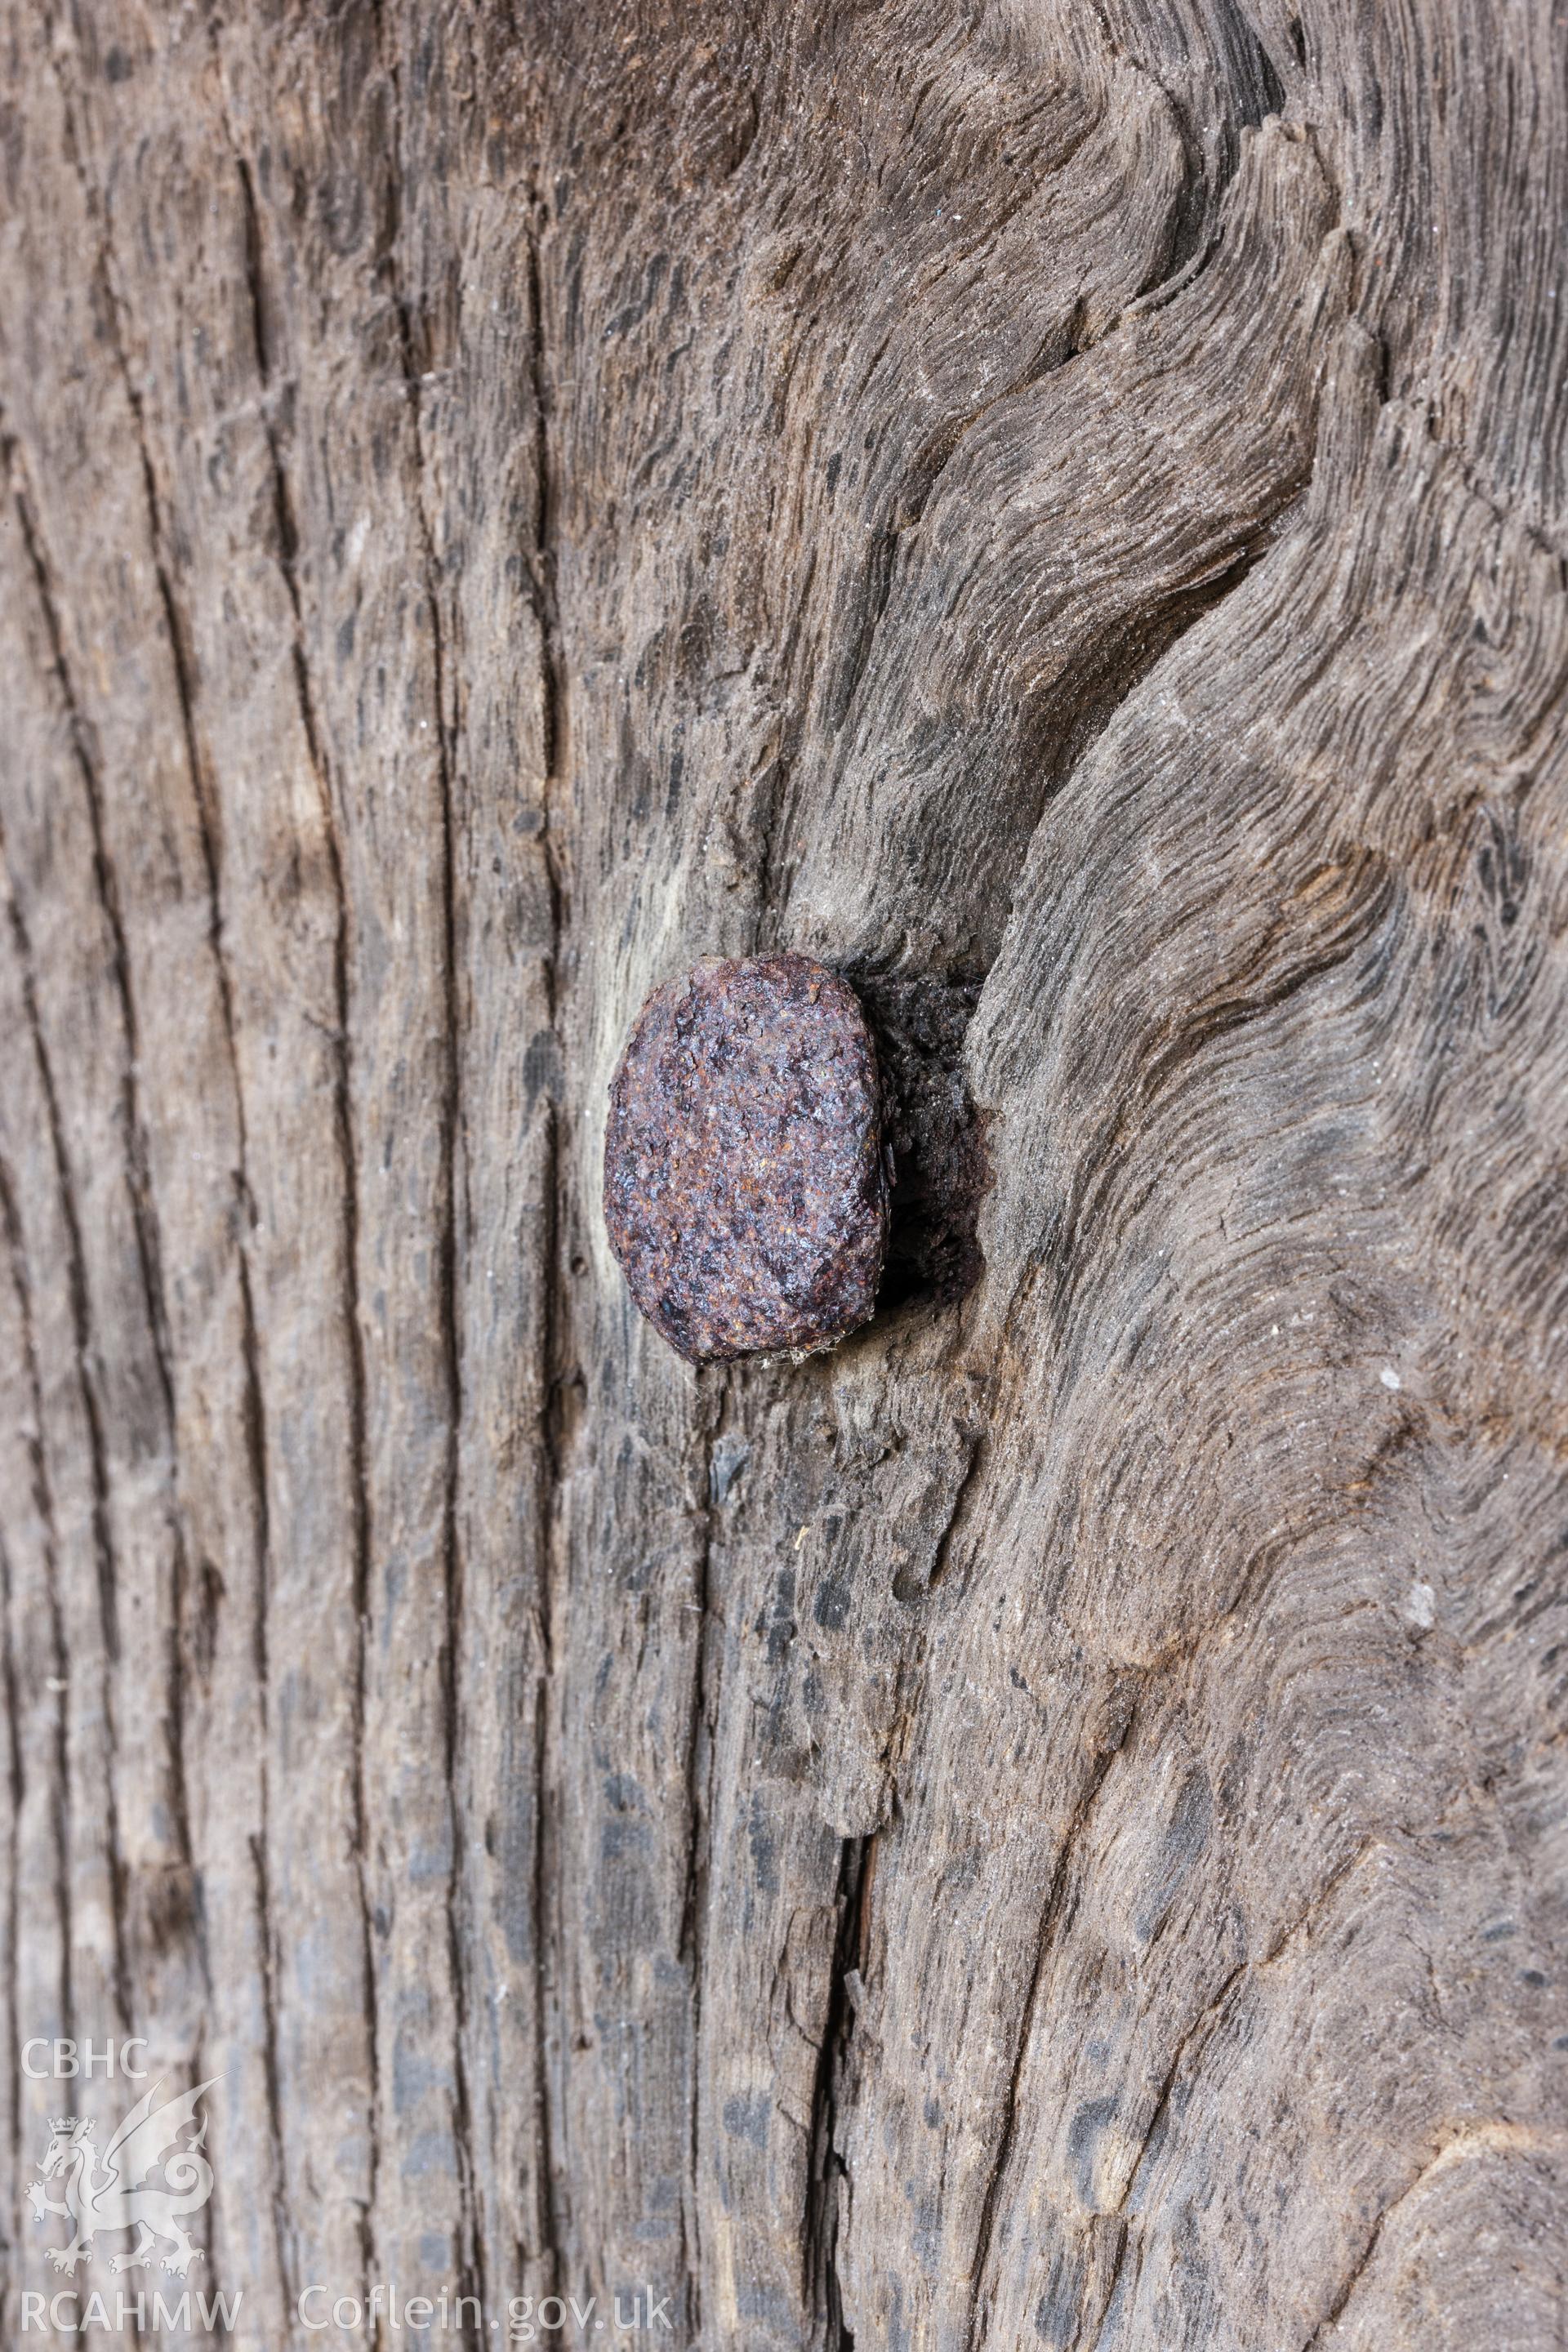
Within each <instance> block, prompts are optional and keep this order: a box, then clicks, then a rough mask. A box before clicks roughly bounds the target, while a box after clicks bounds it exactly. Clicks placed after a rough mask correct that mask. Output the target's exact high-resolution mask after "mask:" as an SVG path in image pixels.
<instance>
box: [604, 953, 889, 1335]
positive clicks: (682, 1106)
mask: <svg viewBox="0 0 1568 2352" xmlns="http://www.w3.org/2000/svg"><path fill="white" fill-rule="evenodd" d="M605 1223H606V1224H607V1225H608V1227H609V1233H610V1246H611V1248H612V1249H613V1250H614V1251H615V1253H616V1257H617V1258H618V1259H619V1261H620V1264H621V1266H622V1269H623V1271H624V1272H625V1275H626V1281H627V1283H628V1285H629V1286H630V1288H631V1293H632V1297H634V1298H635V1299H636V1301H637V1305H638V1306H639V1307H641V1309H642V1311H643V1313H644V1314H645V1315H646V1316H647V1318H648V1320H649V1321H650V1322H651V1323H652V1324H653V1325H654V1326H655V1327H656V1328H657V1329H658V1330H659V1331H661V1332H662V1333H663V1335H664V1337H665V1338H666V1339H668V1341H669V1343H670V1345H671V1347H673V1348H676V1349H679V1352H680V1353H681V1355H683V1356H686V1357H688V1358H689V1360H691V1361H692V1362H693V1363H697V1364H704V1363H712V1362H715V1361H720V1360H727V1359H731V1358H733V1357H736V1356H754V1355H775V1354H783V1353H784V1352H785V1351H787V1350H807V1349H814V1348H825V1347H828V1346H831V1344H832V1343H833V1341H834V1340H836V1339H843V1338H844V1336H845V1335H846V1333H847V1332H850V1331H853V1330H854V1329H855V1328H857V1327H858V1325H859V1324H862V1323H864V1322H866V1321H868V1318H869V1317H870V1315H871V1312H872V1308H873V1307H874V1305H875V1303H876V1296H877V1281H878V1277H879V1275H880V1273H881V1270H882V1255H883V1252H884V1250H885V1248H886V1245H887V1232H888V1195H887V1180H886V1175H885V1171H884V1167H883V1158H882V1149H881V1134H880V1121H879V1092H878V1080H877V1056H876V1049H875V1047H874V1046H873V1045H872V1042H871V1033H870V1031H869V1029H868V1027H867V1024H866V1017H865V1015H864V1013H862V1012H861V1009H860V1005H859V1003H858V999H857V997H856V996H855V993H854V992H853V990H852V989H850V988H849V987H848V986H847V984H846V982H843V981H842V980H839V979H838V978H837V976H836V974H834V973H833V972H831V971H828V970H827V969H826V965H824V964H820V963H816V962H814V961H812V960H811V958H810V957H809V956H802V955H773V956H751V957H746V958H744V959H743V960H742V961H736V962H721V961H719V960H717V959H716V958H710V959H708V960H706V961H703V962H701V963H700V964H698V965H696V966H695V968H694V969H693V970H692V971H689V972H688V973H687V975H686V977H685V978H684V979H683V980H678V981H672V982H669V983H668V986H666V987H664V988H660V989H656V990H655V992H654V993H653V994H652V995H651V996H650V997H649V998H648V1000H647V1003H646V1004H645V1005H644V1006H643V1009H642V1011H641V1013H639V1014H638V1015H637V1022H636V1024H635V1025H634V1027H633V1029H632V1034H631V1036H630V1038H629V1039H628V1041H627V1044H626V1052H625V1053H624V1054H623V1055H622V1056H621V1062H620V1066H619V1068H618V1069H617V1070H616V1076H615V1079H614V1082H613V1084H612V1086H611V1089H610V1119H609V1127H608V1130H607V1132H606V1135H605Z"/></svg>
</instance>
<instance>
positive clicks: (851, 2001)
mask: <svg viewBox="0 0 1568 2352" xmlns="http://www.w3.org/2000/svg"><path fill="white" fill-rule="evenodd" d="M875 1848H876V1835H875V1832H873V1833H872V1834H871V1835H870V1836H868V1837H852V1838H846V1839H845V1840H844V1841H843V1843H842V1844H841V1845H840V1847H839V1849H838V1884H837V1889H836V1891H835V1900H836V1903H837V1912H838V1926H837V1934H836V1936H835V1937H834V1946H833V1967H832V1974H831V1977H830V1979H829V1984H828V1992H827V2015H826V2020H825V2021H824V2024H823V2031H822V2041H821V2043H820V2045H819V2046H818V2049H817V2053H816V2077H815V2079H814V2081H813V2084H812V2094H811V2118H810V2123H809V2125H808V2127H807V2132H806V2147H807V2161H808V2163H809V2165H810V2173H809V2176H808V2179H807V2183H806V2205H805V2222H804V2227H803V2231H802V2249H803V2272H804V2275H803V2279H802V2286H803V2291H804V2295H805V2304H806V2307H807V2309H808V2310H809V2311H810V2312H811V2313H812V2315H813V2316H814V2319H815V2321H816V2326H817V2328H818V2330H819V2336H818V2341H819V2343H820V2345H821V2346H822V2352H854V2346H855V2334H854V2330H853V2329H852V2328H851V2327H850V2326H849V2323H848V2320H847V2317H846V2315H845V2300H844V2282H843V2279H842V2276H841V2274H840V2271H839V2234H840V2229H841V2225H842V2206H843V2200H844V2199H845V2197H846V2196H847V2189H848V2179H849V2172H848V2167H847V2164H846V2162H845V2158H844V2154H843V2150H842V2148H841V2147H839V2145H838V2141H839V2119H840V2115H841V2112H842V2107H843V2102H844V2099H845V2096H846V2094H847V2072H848V2064H849V2044H850V2040H851V2037H852V2036H853V2034H854V2032H855V2001H856V1987H857V1986H858V1982H859V1970H860V1965H861V1961H862V1958H863V1956H864V1950H865V1936H866V1912H867V1901H868V1895H869V1891H870V1885H871V1863H872V1856H873V1853H874V1852H875ZM851 1979H854V1982H853V1983H852V1982H851Z"/></svg>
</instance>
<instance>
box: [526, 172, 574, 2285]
mask: <svg viewBox="0 0 1568 2352" xmlns="http://www.w3.org/2000/svg"><path fill="white" fill-rule="evenodd" d="M524 201H525V205H526V214H525V226H524V239H523V252H524V264H525V278H526V286H527V297H528V334H527V344H526V350H525V353H524V372H525V378H526V382H527V385H528V395H529V405H530V409H531V417H532V435H533V447H532V457H533V466H532V474H533V499H532V512H531V518H530V527H529V528H530V539H529V544H528V546H527V547H526V549H525V551H524V553H525V557H526V578H527V581H528V588H529V603H530V605H531V610H532V613H533V618H534V625H535V626H536V628H537V630H538V632H539V644H540V669H539V680H540V735H541V741H540V758H541V762H542V769H543V777H542V802H543V805H542V819H543V823H542V830H541V834H540V845H541V850H542V856H543V859H544V875H545V886H546V889H547V892H548V897H549V907H550V940H549V945H548V948H547V950H546V954H545V959H544V989H545V1006H546V1012H547V1014H548V1017H549V1021H550V1025H551V1029H552V1034H553V1035H554V1037H555V1040H556V1043H557V1045H558V1046H559V1045H560V1039H561V1028H562V1013H563V1007H562V1003H561V970H560V966H561V948H562V940H563V937H564V933H565V922H566V899H565V876H564V868H563V860H562V856H561V845H560V843H559V841H558V840H557V838H556V833H555V818H556V794H557V791H558V788H559V787H560V785H561V784H562V783H563V782H564V781H565V778H564V768H565V762H566V758H567V753H568V742H569V737H568V728H567V677H566V666H565V657H564V654H563V643H562V630H561V610H560V603H559V579H558V566H557V562H556V549H555V534H556V530H557V527H558V525H557V503H558V502H557V498H556V492H555V484H554V471H553V465H552V452H551V435H550V392H549V368H548V353H547V349H546V335H545V323H544V290H543V275H542V264H541V258H540V251H541V246H542V237H543V230H544V226H545V222H546V213H545V207H544V203H543V199H542V196H541V194H540V192H539V189H538V187H537V185H536V184H534V182H533V181H531V180H530V181H529V182H527V184H526V185H525V188H524ZM557 1059H558V1060H559V1056H558V1057H557ZM544 1119H545V1150H544V1171H543V1185H544V1203H543V1207H544V1215H543V1221H542V1222H543V1227H544V1234H543V1250H542V1265H541V1267H540V1281H541V1297H542V1316H541V1321H540V1333H539V1355H538V1362H539V1375H538V1377H539V1393H540V1399H541V1408H540V1430H539V1435H540V1449H539V1489H540V1491H539V1496H538V1517H537V1525H538V1528H539V1549H538V1553H537V1558H538V1562H539V1578H540V1583H539V1591H538V1595H537V1612H538V1623H539V1634H540V1643H541V1652H542V1654H541V1659H540V1674H539V1679H538V1685H537V1696H536V1700H535V1704H536V1706H537V1708H538V1712H539V1723H540V1734H539V1740H538V1754H537V1759H536V1770H537V1780H536V1785H535V1790H534V1837H535V1878H534V1903H533V1937H534V2007H535V2033H536V2041H537V2066H536V2074H535V2080H534V2101H535V2107H536V2113H537V2117H538V2145H539V2149H540V2176H539V2184H538V2186H539V2205H540V2221H541V2225H542V2231H543V2240H544V2242H543V2245H542V2248H541V2249H540V2252H541V2253H542V2255H543V2256H544V2258H545V2259H546V2261H547V2262H548V2263H549V2264H550V2267H551V2270H552V2275H553V2280H554V2284H556V2285H559V2284H560V2274H561V2267H562V2263H563V2247H562V2244H561V2223H562V2216H561V2214H560V2212H559V2210H558V2200H557V2198H556V2190H555V2181H556V2173H557V2168H558V2165H563V2148H561V2147H558V2145H557V2113H556V2104H557V2103H556V2098H555V2089H554V2084H553V2083H552V2072H551V2050H552V2046H553V2047H554V2048H555V2050H556V2052H557V2053H558V2055H559V2060H560V2063H562V2064H563V2065H564V2063H565V2061H564V2047H565V2038H564V2035H563V2032H562V2030H561V2020H560V2016H559V2013H558V1970H557V1967H556V1963H555V1958H554V1956H555V1955H556V1954H557V1953H558V1952H559V1950H560V1949H561V1948H562V1946H563V1932H564V1931H563V1925H562V1922H561V1920H560V1917H559V1911H558V1905H559V1896H560V1871H559V1868H558V1867H555V1866H554V1864H556V1862H557V1861H558V1855H559V1833H560V1823H559V1818H558V1812H559V1808H558V1803H557V1798H556V1793H555V1790H554V1786H553V1774H552V1750H551V1727H552V1703H553V1697H554V1691H555V1681H554V1676H555V1665H556V1654H555V1653H556V1641H555V1601H554V1588H555V1580H556V1573H557V1567H558V1565H559V1569H560V1572H561V1574H562V1575H563V1577H564V1575H565V1572H566V1563H565V1560H564V1559H560V1561H559V1562H558V1560H557V1553H558V1549H559V1548H560V1545H561V1541H562V1537H561V1529H560V1516H561V1493H562V1486H563V1479H564V1477H565V1452H566V1446H567V1443H568V1433H567V1425H566V1400H565V1387H564V1382H565V1378H566V1365H567V1352H568V1340H567V1327H568V1320H569V1316H570V1294H569V1292H568V1289H567V1286H566V1280H565V1268H564V1265H563V1255H564V1250H563V1236H564V1233H565V1229H566V1197H565V1188H566V1182H567V1175H566V1168H565V1149H564V1137H563V1122H562V1109H561V1105H560V1104H559V1102H558V1101H556V1099H555V1098H554V1097H553V1095H551V1096H550V1097H547V1099H546V1101H545V1106H544ZM563 2113H564V2110H563Z"/></svg>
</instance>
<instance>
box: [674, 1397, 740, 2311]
mask: <svg viewBox="0 0 1568 2352" xmlns="http://www.w3.org/2000/svg"><path fill="white" fill-rule="evenodd" d="M698 1378H699V1397H700V1399H701V1398H702V1390H703V1386H704V1384H705V1383H704V1376H703V1375H702V1374H699V1376H698ZM711 1378H712V1381H713V1384H714V1385H715V1386H716V1387H717V1391H718V1403H717V1407H716V1409H712V1408H710V1412H709V1413H708V1415H707V1417H706V1420H705V1425H704V1429H703V1450H702V1488H701V1492H702V1537H701V1541H700V1545H699V1547H698V1552H697V1560H696V1576H695V1580H694V1591H693V1598H692V1605H693V1607H694V1608H695V1610H696V1612H697V1632H696V1638H695V1641H694V1643H693V1647H692V1658H691V1691H690V1697H689V1702H688V1707H689V1727H688V1733H687V1743H686V1762H685V1769H684V1773H683V1776H682V1777H683V1785H684V1789H685V1795H686V1889H685V1895H684V1898H683V1901H682V1904H681V1914H680V1933H679V1939H678V1943H677V1951H678V1954H679V1958H680V1960H681V1961H682V1963H683V1964H684V1965H685V1967H686V1969H688V1971H689V1979H690V1985H691V2011H690V2026H689V2033H690V2041H689V2090H688V2113H689V2133H688V2149H689V2166H688V2179H687V2180H686V2182H685V2183H684V2184H683V2195H682V2199H681V2215H680V2224H681V2237H682V2251H683V2255H684V2263H685V2271H686V2281H687V2287H686V2292H687V2295H688V2298H689V2305H690V2310H689V2327H690V2331H691V2335H692V2339H693V2341H694V2342H695V2341H700V2337H701V2330H702V2220H701V2198H700V2183H701V2179H702V2167H701V2150H702V2128H701V2126H702V2063H701V2062H702V1975H703V1968H704V1963H705V1956H706V1950H707V1936H706V1927H707V1920H708V1885H709V1871H710V1858H711V1857H710V1839H711V1826H710V1825H711V1822H712V1772H713V1715H714V1707H715V1704H716V1701H715V1696H714V1693H713V1691H712V1689H711V1688H710V1655H709V1651H710V1641H711V1639H712V1633H713V1616H712V1599H713V1595H712V1570H713V1539H714V1535H715V1531H716V1528H717V1505H716V1502H715V1499H714V1494H713V1460H714V1448H715V1447H716V1445H717V1444H718V1442H719V1439H720V1437H721V1435H722V1433H723V1432H724V1428H725V1426H726V1423H727V1422H728V1419H729V1415H730V1411H731V1405H732V1403H733V1401H734V1382H733V1379H732V1377H731V1370H730V1368H729V1366H728V1365H716V1366H715V1367H714V1368H713V1373H712V1375H711ZM688 2208H689V2210H688Z"/></svg>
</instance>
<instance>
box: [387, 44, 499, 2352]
mask: <svg viewBox="0 0 1568 2352" xmlns="http://www.w3.org/2000/svg"><path fill="white" fill-rule="evenodd" d="M376 17H377V23H378V26H380V30H381V34H382V44H383V49H384V60H385V68H386V76H387V81H388V85H389V87H390V89H391V91H392V101H393V122H394V131H393V152H394V157H395V159H399V158H400V157H401V154H402V148H403V124H404V112H403V84H402V71H401V67H400V64H399V60H398V54H397V44H396V40H395V37H389V36H388V32H387V27H386V25H385V21H384V16H383V12H382V10H381V8H380V6H379V5H377V7H376ZM388 184H389V190H390V196H391V205H392V213H391V218H390V220H389V222H388V224H387V227H386V232H385V237H384V247H383V254H382V259H383V262H384V268H385V270H386V276H387V283H388V287H389V289H390V292H391V297H392V304H393V310H394V312H395V317H396V320H397V331H398V347H399V352H400V356H401V361H402V367H403V380H404V386H405V394H406V397H407V401H408V408H409V420H410V426H411V433H412V439H413V450H414V465H415V485H414V488H415V499H414V510H415V517H416V522H417V525H418V530H419V541H420V563H421V569H422V572H423V575H424V586H425V604H426V610H427V612H428V613H429V615H430V657H431V700H432V705H433V710H434V722H435V730H436V772H437V785H438V789H439V793H440V829H441V1027H442V1041H443V1048H444V1073H443V1083H442V1096H441V1106H440V1116H439V1120H438V1134H439V1140H440V1159H441V1187H440V1190H441V1207H440V1216H441V1233H440V1237H439V1242H438V1255H439V1265H440V1276H439V1284H438V1289H439V1300H440V1307H439V1312H440V1338H441V1354H442V1358H443V1361H444V1365H445V1371H446V1387H447V1446H446V1461H445V1466H444V1476H443V1493H442V1505H441V1517H442V1527H441V1552H442V1563H443V1574H444V1580H445V1586H446V1595H445V1597H446V1634H445V1644H444V1650H443V1655H442V1660H441V1687H442V1704H443V1714H444V1735H445V1736H444V1756H443V1765H444V1769H445V1773H446V1802H447V1822H448V1825H449V1832H450V1838H451V1861H450V1865H449V1870H448V1876H447V1965H448V1968H449V1970H450V1974H451V1980H452V2008H453V2029H454V2030H453V2044H454V2047H453V2069H452V2081H453V2094H452V2095H453V2107H454V2115H453V2137H454V2140H455V2143H456V2150H457V2158H458V2184H459V2196H460V2204H461V2211H462V2228H463V2240H464V2242H463V2245H462V2249H461V2257H460V2273H459V2286H458V2293H459V2295H471V2296H474V2297H475V2298H477V2301H478V2305H479V2311H480V2313H481V2314H482V2313H483V2311H484V2309H485V2307H486V2304H487V2292H486V2280H485V2261H484V2246H483V2235H482V2232H481V2231H480V2228H479V2191H478V2187H477V2182H476V2177H475V2176H476V2167H475V2160H474V2145H473V2116H472V2102H471V2099H470V2096H469V2091H468V1965H467V1959H466V1956H465V1948H464V1938H463V1933H462V1923H461V1918H460V1909H461V1904H462V1892H463V1886H464V1869H465V1855H466V1848H467V1838H466V1834H465V1830H464V1822H463V1811H462V1806H461V1804H460V1802H459V1801H458V1776H459V1769H460V1764H461V1743H462V1725H461V1720H460V1716H459V1709H458V1665H459V1660H460V1658H461V1655H462V1648H463V1558H462V1544H461V1541H460V1538H459V1534H458V1480H459V1475H460V1468H461V1432H462V1418H463V1364H462V1328H461V1322H460V1318H459V1316H458V1281H459V1264H458V1261H459V1252H458V1150H459V1145H458V1138H459V1134H460V1132H461V1129H462V1121H463V1097H462V1034H461V1028H462V1024H461V1014H460V1012H459V1008H458V939H457V841H456V831H455V814H454V807H453V792H454V778H453V772H452V744H451V728H450V727H449V726H448V723H447V676H446V646H445V630H444V625H443V621H442V614H441V595H440V580H441V566H440V562H439V559H438V557H437V551H436V539H435V532H434V530H433V527H432V524H431V520H430V514H429V509H428V508H427V506H426V490H425V471H426V464H425V442H424V423H423V418H422V415H421V403H420V377H419V371H418V366H417V363H416V352H415V345H414V326H413V319H412V316H411V313H410V310H409V303H408V298H407V294H406V291H405V288H404V285H403V278H402V270H401V266H400V264H399V261H398V236H399V231H400V227H401V219H400V202H401V193H402V182H401V177H400V173H399V170H398V169H397V168H394V170H393V171H392V173H390V174H389V183H388ZM481 2328H482V2319H481V2321H480V2322H479V2325H478V2326H476V2325H475V2324H474V2323H472V2322H468V2321H465V2323H464V2325H463V2327H462V2329H461V2331H460V2334H461V2336H462V2340H463V2341H464V2342H465V2343H468V2342H471V2343H472V2344H474V2345H475V2346H476V2347H477V2346H478V2345H479V2344H480V2343H481V2342H482V2341H483V2336H482V2334H481V2333H480V2329H481Z"/></svg>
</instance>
